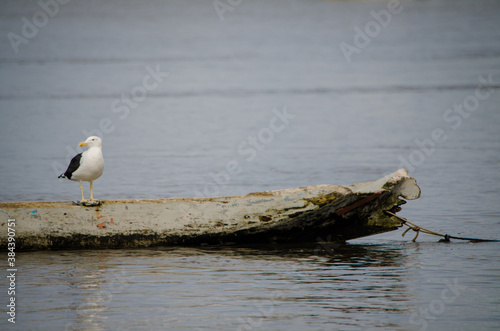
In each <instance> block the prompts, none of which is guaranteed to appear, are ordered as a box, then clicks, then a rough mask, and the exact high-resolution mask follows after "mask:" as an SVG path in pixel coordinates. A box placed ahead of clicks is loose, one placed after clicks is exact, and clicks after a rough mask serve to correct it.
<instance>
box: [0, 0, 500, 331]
mask: <svg viewBox="0 0 500 331" xmlns="http://www.w3.org/2000/svg"><path fill="white" fill-rule="evenodd" d="M223 2H224V1H223ZM224 3H228V2H224ZM232 3H233V5H232V6H231V8H232V10H228V11H226V12H224V13H223V15H222V18H223V20H221V17H220V15H218V13H217V11H216V9H215V8H214V4H213V2H212V1H208V0H207V1H192V2H189V3H188V2H186V1H141V2H134V1H105V2H103V1H91V2H89V1H77V0H74V1H71V2H69V3H68V4H65V5H59V6H58V7H57V10H55V9H54V8H55V7H54V8H53V10H54V12H53V14H54V15H48V14H46V16H47V21H46V22H44V21H43V17H44V16H43V12H42V14H39V12H40V11H43V9H42V7H40V5H39V4H38V3H37V2H36V1H15V2H14V1H10V2H4V3H2V4H1V5H0V32H1V33H0V43H1V47H0V84H1V88H0V123H1V124H2V126H1V130H0V139H1V144H0V201H32V200H35V201H37V200H39V201H44V200H74V199H78V198H79V195H80V192H79V188H78V184H77V183H73V182H69V181H66V180H64V181H63V180H58V179H57V176H58V175H59V174H60V173H62V172H64V170H65V168H66V166H67V164H68V162H69V160H70V159H71V157H72V156H74V154H75V153H77V152H78V151H79V150H78V148H77V146H78V143H79V142H80V141H83V140H85V138H86V137H87V136H88V135H91V134H97V135H100V136H101V137H102V138H103V141H104V155H105V162H106V168H105V172H104V175H103V176H102V177H101V178H99V179H98V180H97V181H96V182H95V183H94V195H95V196H96V197H97V198H102V199H122V198H164V197H179V196H187V197H192V196H220V195H240V194H247V193H249V192H255V191H262V190H270V189H280V188H290V187H298V186H305V185H315V184H339V185H343V184H351V183H353V182H359V181H366V180H374V179H378V178H380V177H382V176H384V175H386V174H388V173H391V172H393V171H395V170H396V169H398V168H401V167H405V168H407V169H408V170H409V171H410V175H412V176H414V177H415V178H416V179H417V181H418V183H419V185H420V187H421V189H422V196H421V198H420V199H419V200H416V201H410V202H409V203H408V204H407V205H405V206H404V209H403V211H402V212H401V215H402V216H404V217H407V218H408V219H410V220H411V221H414V222H415V223H417V224H419V225H421V226H424V227H427V228H430V229H433V230H435V231H438V232H440V233H449V234H452V235H458V236H465V237H476V238H490V239H499V238H500V230H499V227H500V207H499V195H500V184H499V183H500V171H499V170H500V166H499V164H500V111H499V106H498V105H499V104H500V20H498V17H499V15H500V2H498V1H484V0H482V1H444V0H443V1H402V2H401V3H400V6H399V7H397V8H392V7H391V8H392V9H390V8H389V7H388V6H389V5H390V3H392V2H385V1H313V0H307V1H306V0H291V1H246V0H245V1H242V2H239V3H237V2H232ZM389 10H393V12H392V14H390V16H388V15H387V13H391V12H390V11H389ZM373 13H375V16H374V14H373ZM384 13H385V14H384ZM384 15H385V16H384ZM49 16H50V17H49ZM23 17H24V18H26V19H27V20H28V21H33V19H34V17H35V19H38V20H39V21H37V22H38V23H37V24H38V25H39V27H38V29H37V30H38V31H37V33H36V35H34V36H33V35H29V34H28V35H26V34H25V35H26V36H27V37H23V36H24V35H23V31H24V32H26V31H27V30H26V28H24V30H23V24H25V23H24V22H25V20H23ZM375 17H379V20H382V21H378V20H377V19H376V18H375ZM379 22H381V23H379ZM42 23H45V24H42ZM377 24H378V25H377ZM382 24H383V25H384V26H382ZM377 27H378V28H377ZM367 29H372V30H367ZM359 31H364V34H365V35H366V36H365V37H362V36H361V35H360V34H359ZM9 33H11V34H10V36H11V38H12V34H16V35H18V36H21V37H23V38H25V40H26V42H25V43H24V42H23V43H20V44H18V45H17V46H15V43H14V45H13V43H12V42H11V40H9V37H8V36H9ZM358 34H359V35H358ZM28 37H29V38H28ZM346 44H349V45H351V46H353V47H356V45H358V47H357V51H355V52H354V53H352V54H350V55H349V56H346V54H345V52H343V51H342V48H341V46H342V45H344V49H345V45H346ZM16 51H17V52H16ZM152 73H153V74H152ZM146 87H147V88H146ZM277 114H280V116H278V115H277ZM284 114H288V115H284ZM280 118H281V119H280ZM235 165H237V167H238V172H237V174H233V175H227V174H226V172H227V170H228V167H229V168H231V166H235ZM85 194H86V196H88V194H89V193H88V187H86V188H85ZM401 233H402V230H400V231H396V232H393V233H388V234H384V235H380V236H375V237H370V238H362V239H358V240H352V241H350V242H349V243H348V245H346V246H340V247H339V246H337V245H332V244H325V243H323V242H324V241H325V240H327V238H328V234H325V238H319V239H318V242H317V243H311V244H310V245H305V246H304V245H300V246H295V245H290V246H287V247H275V246H270V247H246V248H244V247H226V248H218V247H199V248H177V247H175V248H154V249H139V250H103V251H81V252H73V251H57V252H30V253H18V255H17V266H18V279H17V286H18V291H17V293H16V297H17V299H18V306H17V312H18V315H17V323H16V324H15V325H11V323H8V322H7V315H6V314H3V315H4V316H3V317H2V319H1V320H0V326H1V329H2V330H3V329H18V330H46V329H65V328H66V329H67V330H118V329H128V330H137V329H144V330H146V329H147V330H150V329H155V330H160V329H161V330H175V329H195V330H196V329H200V330H205V329H206V330H219V329H222V330H255V329H262V330H371V329H384V330H387V329H394V330H496V329H498V328H499V327H500V262H499V261H500V259H499V258H500V256H499V253H498V252H499V251H500V245H499V244H498V243H475V244H472V243H467V242H464V243H460V242H452V243H450V244H441V243H437V240H438V239H439V238H435V237H430V236H425V235H420V236H419V238H418V240H417V243H412V242H411V238H412V237H413V235H414V233H409V234H407V236H406V237H405V238H402V237H401ZM4 261H5V262H4ZM6 262H7V260H6V257H5V258H4V259H2V262H1V264H0V265H1V266H2V270H6V267H4V265H5V264H6ZM4 273H6V271H4ZM4 279H5V278H4ZM7 285H8V284H7V281H5V283H4V286H5V288H4V290H1V289H0V292H1V293H2V302H4V303H5V302H7V300H8V298H7V296H6V293H5V292H6V288H7ZM4 296H5V298H4ZM4 307H5V306H4Z"/></svg>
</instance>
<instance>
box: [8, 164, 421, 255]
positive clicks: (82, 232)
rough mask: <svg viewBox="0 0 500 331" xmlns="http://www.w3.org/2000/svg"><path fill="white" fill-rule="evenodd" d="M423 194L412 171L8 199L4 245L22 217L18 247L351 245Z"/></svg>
mask: <svg viewBox="0 0 500 331" xmlns="http://www.w3.org/2000/svg"><path fill="white" fill-rule="evenodd" d="M419 196H420V189H419V188H418V186H417V184H416V182H415V179H413V178H411V177H408V176H407V172H406V170H404V169H400V170H398V171H396V172H394V173H393V174H391V175H388V176H385V177H384V178H381V179H379V180H377V181H373V182H365V183H357V184H353V185H347V186H336V185H317V186H307V187H301V188H294V189H285V190H276V191H267V192H258V193H251V194H248V195H245V196H233V197H215V198H174V199H152V200H151V199H149V200H146V199H143V200H105V201H103V202H102V204H101V206H97V207H82V206H76V205H73V204H72V203H71V202H69V201H50V202H15V203H0V211H1V212H0V228H3V229H5V231H1V233H0V244H1V245H2V246H3V247H6V246H7V240H8V237H7V220H8V219H15V220H16V222H15V223H16V235H15V243H16V250H18V251H21V250H25V251H26V250H53V249H103V248H134V247H149V246H158V245H200V244H205V243H206V244H233V243H234V244H253V243H300V242H316V241H318V239H319V238H329V240H330V238H331V241H337V242H343V241H346V240H349V239H354V238H359V237H363V236H369V235H373V234H377V233H383V232H388V231H392V230H395V229H397V228H398V227H399V226H401V222H400V221H399V220H397V219H396V218H393V217H389V216H387V215H386V214H385V213H384V211H385V210H395V209H396V208H397V206H399V205H401V204H404V203H405V201H404V200H402V199H401V198H404V199H407V200H412V199H417V198H418V197H419Z"/></svg>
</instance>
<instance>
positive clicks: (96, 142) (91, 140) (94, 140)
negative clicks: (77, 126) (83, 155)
mask: <svg viewBox="0 0 500 331" xmlns="http://www.w3.org/2000/svg"><path fill="white" fill-rule="evenodd" d="M78 146H80V147H83V146H88V147H89V148H90V147H102V139H101V138H99V137H97V136H91V137H88V138H87V140H85V141H84V142H81V143H80V145H78Z"/></svg>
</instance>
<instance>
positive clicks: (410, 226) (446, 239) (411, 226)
mask: <svg viewBox="0 0 500 331" xmlns="http://www.w3.org/2000/svg"><path fill="white" fill-rule="evenodd" d="M385 213H386V214H387V215H390V216H393V217H396V218H397V219H398V220H400V221H401V222H403V224H404V225H406V226H407V227H408V229H406V230H405V231H404V232H403V234H402V235H401V236H402V237H404V236H405V234H406V233H407V232H408V231H410V230H413V231H415V232H416V233H417V234H416V235H415V237H414V238H413V239H412V241H413V242H415V241H416V240H417V238H418V235H419V234H420V232H423V233H427V234H431V235H433V236H438V237H443V238H444V239H441V240H440V242H449V241H450V239H457V240H468V241H472V242H500V240H494V239H478V238H464V237H455V236H450V235H449V234H441V233H438V232H435V231H431V230H429V229H426V228H423V227H421V226H418V225H416V224H415V223H412V222H410V221H408V220H407V219H406V218H404V217H401V216H398V215H396V214H394V213H391V212H390V211H385Z"/></svg>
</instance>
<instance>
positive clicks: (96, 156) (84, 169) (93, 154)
mask: <svg viewBox="0 0 500 331" xmlns="http://www.w3.org/2000/svg"><path fill="white" fill-rule="evenodd" d="M78 146H79V147H83V146H88V149H87V150H86V151H85V152H83V153H80V154H77V155H76V156H75V157H74V158H73V159H72V160H71V162H70V164H69V166H68V169H67V170H66V172H65V173H64V174H61V175H60V176H59V177H58V178H67V179H69V180H73V181H75V182H80V191H81V192H82V201H80V203H82V202H86V201H87V200H85V198H84V197H83V185H82V182H90V201H94V197H93V192H92V184H93V182H94V180H96V179H97V178H99V177H101V175H102V172H103V171H104V158H103V157H102V139H101V138H99V137H96V136H91V137H88V138H87V140H85V141H84V142H82V143H80V144H79V145H78Z"/></svg>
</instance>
